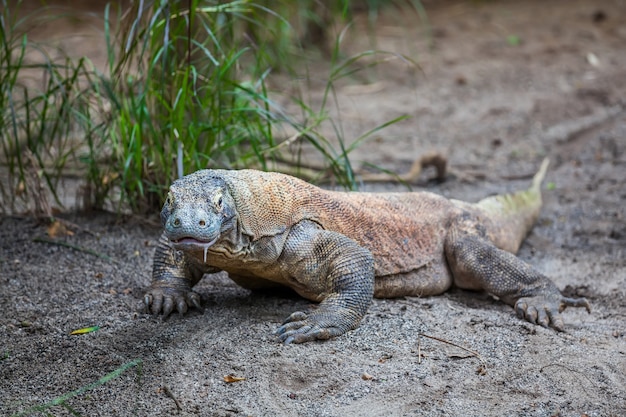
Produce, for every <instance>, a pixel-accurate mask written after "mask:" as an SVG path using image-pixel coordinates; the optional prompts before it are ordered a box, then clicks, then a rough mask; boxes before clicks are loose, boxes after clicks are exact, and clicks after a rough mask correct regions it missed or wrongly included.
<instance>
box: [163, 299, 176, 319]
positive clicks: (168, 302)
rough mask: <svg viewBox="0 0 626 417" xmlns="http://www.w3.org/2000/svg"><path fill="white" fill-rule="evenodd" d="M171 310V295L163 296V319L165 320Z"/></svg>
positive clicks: (172, 307) (172, 301)
mask: <svg viewBox="0 0 626 417" xmlns="http://www.w3.org/2000/svg"><path fill="white" fill-rule="evenodd" d="M172 311H174V300H173V299H172V297H165V301H164V302H163V320H165V319H166V318H167V316H169V315H170V314H171V313H172Z"/></svg>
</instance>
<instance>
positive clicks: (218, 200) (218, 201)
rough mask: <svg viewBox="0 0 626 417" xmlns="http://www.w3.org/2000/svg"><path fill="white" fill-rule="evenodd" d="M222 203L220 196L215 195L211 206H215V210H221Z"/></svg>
mask: <svg viewBox="0 0 626 417" xmlns="http://www.w3.org/2000/svg"><path fill="white" fill-rule="evenodd" d="M222 203H223V199H222V194H217V195H216V196H215V197H213V204H215V208H217V209H218V210H221V209H222Z"/></svg>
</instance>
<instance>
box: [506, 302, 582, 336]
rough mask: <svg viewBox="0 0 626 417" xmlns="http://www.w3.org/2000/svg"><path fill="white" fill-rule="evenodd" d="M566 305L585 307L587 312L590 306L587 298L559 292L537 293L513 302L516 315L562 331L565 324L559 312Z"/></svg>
mask: <svg viewBox="0 0 626 417" xmlns="http://www.w3.org/2000/svg"><path fill="white" fill-rule="evenodd" d="M566 307H585V308H586V310H587V312H588V313H590V312H591V306H590V305H589V301H587V299H585V298H569V297H563V296H562V295H560V294H559V295H557V296H551V295H549V296H545V295H537V296H532V297H523V298H520V299H519V300H517V302H516V303H515V312H516V313H517V315H518V317H520V318H523V319H525V320H527V321H529V322H531V323H533V324H538V325H540V326H543V327H552V328H553V329H555V330H558V331H564V328H565V324H564V323H563V318H562V317H561V314H560V313H561V312H562V311H563V310H565V308H566Z"/></svg>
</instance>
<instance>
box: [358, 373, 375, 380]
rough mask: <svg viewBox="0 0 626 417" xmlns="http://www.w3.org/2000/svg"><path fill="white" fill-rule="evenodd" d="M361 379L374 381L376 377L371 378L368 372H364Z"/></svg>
mask: <svg viewBox="0 0 626 417" xmlns="http://www.w3.org/2000/svg"><path fill="white" fill-rule="evenodd" d="M361 379H362V380H363V381H371V380H372V379H374V377H373V376H371V375H370V374H368V373H367V372H363V373H362V374H361Z"/></svg>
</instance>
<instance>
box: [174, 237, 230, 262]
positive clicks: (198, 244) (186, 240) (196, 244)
mask: <svg viewBox="0 0 626 417" xmlns="http://www.w3.org/2000/svg"><path fill="white" fill-rule="evenodd" d="M218 238H219V236H217V237H216V238H215V239H213V240H211V241H208V242H207V241H204V240H199V239H196V238H194V237H189V236H186V237H181V238H180V239H170V241H171V242H172V243H173V244H174V247H175V248H176V249H180V250H190V249H201V250H203V251H204V263H206V256H207V252H208V250H209V248H210V247H211V246H213V244H214V243H215V242H217V239H218Z"/></svg>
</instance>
